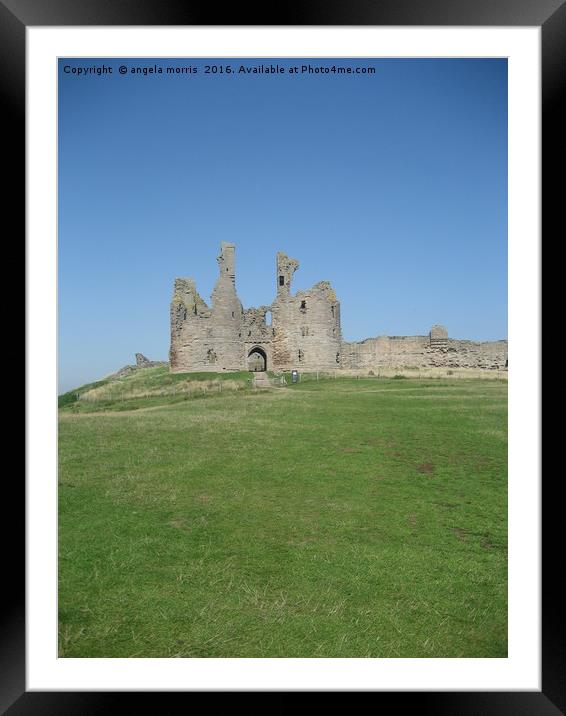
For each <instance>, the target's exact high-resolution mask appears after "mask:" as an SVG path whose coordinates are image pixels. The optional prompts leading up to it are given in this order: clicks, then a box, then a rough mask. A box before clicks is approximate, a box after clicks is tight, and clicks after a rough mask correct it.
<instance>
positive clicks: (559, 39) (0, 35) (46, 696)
mask: <svg viewBox="0 0 566 716" xmlns="http://www.w3.org/2000/svg"><path fill="white" fill-rule="evenodd" d="M269 5H270V4H267V3H266V4H264V5H263V6H261V7H259V8H256V7H254V5H253V2H251V3H250V2H248V3H247V4H243V3H238V5H235V4H234V5H233V6H232V7H231V8H227V9H226V10H225V9H224V8H223V9H222V12H221V14H220V17H221V20H222V21H221V22H218V19H219V11H218V9H217V7H216V5H215V4H213V3H212V2H209V3H204V2H202V0H201V2H197V1H193V0H121V1H120V2H118V0H113V2H112V1H111V2H107V1H104V2H103V1H102V0H99V2H97V0H49V1H47V0H0V97H2V100H3V102H2V104H3V111H2V113H1V114H0V117H2V119H3V120H5V121H6V129H5V130H4V142H3V145H4V147H3V153H4V152H6V149H7V150H8V152H10V151H11V153H12V157H11V162H10V163H9V164H8V165H7V167H8V171H6V165H4V167H5V169H4V172H3V173H4V176H5V177H8V178H9V180H10V182H9V185H8V187H7V189H5V190H4V193H3V196H2V198H3V199H4V201H2V205H3V224H4V225H6V218H7V217H6V214H8V215H9V214H11V215H12V218H13V219H14V226H18V225H19V226H20V227H22V228H23V229H24V230H25V219H24V216H25V191H24V189H25V183H24V172H25V170H24V166H25V161H23V160H24V158H25V29H26V27H27V26H41V25H45V26H56V25H63V26H64V25H193V26H194V25H429V26H434V25H454V26H458V25H472V26H490V25H491V26H542V93H543V105H542V111H543V124H542V126H543V137H544V141H543V151H542V158H543V186H544V200H543V227H544V228H545V229H546V230H547V231H549V232H550V231H552V228H553V227H554V226H556V227H558V226H560V224H559V220H560V219H561V218H562V217H560V216H559V212H560V209H561V202H560V199H561V200H562V203H563V201H564V198H563V196H561V195H562V194H563V191H564V181H563V165H564V138H563V136H564V127H566V113H565V112H564V110H563V109H561V108H560V107H559V104H558V99H559V94H560V90H561V89H562V88H563V87H564V86H566V82H565V69H566V4H564V0H349V2H344V3H343V4H340V2H339V0H310V2H304V3H303V4H299V3H298V2H295V3H288V4H286V5H285V7H284V9H283V8H278V10H279V15H278V16H277V17H270V16H269V14H268V13H266V9H267V8H268V7H269ZM287 5H288V7H287ZM561 150H562V151H561ZM555 177H556V179H555ZM22 225H23V226H22ZM555 231H556V233H558V229H555ZM23 233H24V232H23V231H22V233H21V234H20V235H19V236H22V238H23ZM560 233H561V235H562V234H563V230H562V231H561V232H560ZM18 238H19V237H18ZM6 243H7V242H4V244H3V248H4V247H5V246H6ZM533 338H534V339H536V340H540V336H536V337H534V336H533ZM539 345H540V343H539ZM557 477H558V475H557ZM10 478H11V483H10V484H6V482H7V481H6V480H5V481H3V486H2V489H3V491H4V490H6V489H7V492H8V494H6V493H5V492H4V494H3V498H4V499H3V502H4V505H7V504H8V500H9V499H10V497H11V498H12V502H11V504H13V505H15V504H18V505H19V506H20V507H19V509H20V510H21V509H22V507H23V499H22V498H23V492H24V490H23V482H20V483H19V484H17V483H16V481H15V479H14V477H13V476H10ZM559 482H560V480H559V479H557V480H556V481H554V483H552V482H548V483H547V484H545V486H544V495H543V569H544V571H543V618H542V656H543V670H542V689H543V690H542V692H536V693H533V692H498V693H495V692H485V693H480V692H468V693H463V692H451V693H408V692H402V693H391V692H387V693H384V692H375V693H374V694H372V696H375V697H377V700H378V705H381V706H384V705H385V704H386V703H387V702H389V700H390V698H391V697H395V707H396V708H397V709H398V708H399V707H400V706H404V707H405V708H411V709H412V710H415V711H418V712H421V713H424V714H435V716H436V715H438V716H442V715H444V714H446V715H450V716H454V715H460V714H461V715H462V716H468V715H470V716H472V715H473V716H475V715H476V714H486V716H488V715H489V714H494V715H496V714H497V716H504V715H505V714H513V715H514V716H523V715H525V716H527V715H528V716H532V715H533V714H534V715H538V714H540V715H541V716H547V715H548V716H554V715H556V714H559V713H564V712H566V688H565V684H566V658H565V655H566V639H565V638H564V632H565V626H564V622H565V620H564V619H563V618H562V616H563V614H562V612H563V601H564V599H563V596H562V594H561V590H560V589H559V575H560V574H561V572H562V569H561V567H562V565H563V562H562V560H561V559H560V558H559V557H558V554H557V555H556V556H557V557H558V559H557V563H556V565H553V560H552V551H551V550H552V546H553V545H554V544H557V545H561V544H562V539H563V534H562V520H561V517H562V515H561V506H562V502H561V500H560V499H559V494H558V490H559V487H558V484H559ZM10 489H11V490H12V494H11V495H9V490H10ZM6 511H7V510H6V507H5V510H4V512H6ZM19 514H22V513H21V512H20V513H19ZM3 517H5V515H3ZM1 523H2V526H3V527H4V528H5V535H4V541H3V547H4V550H3V557H5V556H6V552H7V551H8V549H9V547H10V546H11V545H12V544H14V533H13V528H12V529H11V531H10V532H8V531H7V530H6V521H5V520H4V519H2V520H1ZM21 524H23V521H22V523H21ZM17 534H18V537H19V540H18V542H19V549H20V553H19V555H17V557H19V559H16V560H14V568H13V569H12V570H11V572H9V571H8V569H7V568H6V567H5V566H4V565H3V569H2V574H3V576H4V577H5V578H8V579H9V586H10V588H9V590H8V582H5V583H4V589H3V590H2V592H3V594H2V596H3V598H4V599H5V603H4V605H3V609H2V612H1V613H0V679H1V683H0V709H1V711H2V713H5V712H6V711H7V710H9V713H10V715H11V716H20V715H24V714H73V715H74V714H77V713H81V714H96V713H100V712H102V711H103V710H104V711H106V710H108V709H110V710H114V709H115V710H118V709H120V710H122V709H123V708H124V707H126V698H127V699H128V703H129V705H131V702H130V701H129V700H130V698H131V697H132V696H133V694H131V693H115V692H114V693H102V692H95V693H84V692H65V693H63V692H44V693H40V692H26V690H25V573H24V560H25V554H24V535H23V527H21V526H20V527H19V531H18V532H17ZM553 566H555V567H556V568H555V569H553ZM171 695H172V694H168V697H169V696H171ZM183 695H184V696H186V695H185V694H183ZM158 698H159V699H160V702H159V703H158V701H157V699H158ZM161 698H162V694H160V693H159V694H158V693H144V694H143V699H144V705H146V706H149V705H150V704H152V705H155V706H156V707H157V708H158V709H159V708H160V707H161V709H162V708H163V702H162V701H161Z"/></svg>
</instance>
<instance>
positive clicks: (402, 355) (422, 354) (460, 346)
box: [341, 335, 507, 370]
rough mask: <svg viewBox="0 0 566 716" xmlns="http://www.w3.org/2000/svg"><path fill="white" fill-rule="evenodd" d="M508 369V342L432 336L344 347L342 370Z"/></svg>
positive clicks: (374, 340) (384, 338)
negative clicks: (405, 368)
mask: <svg viewBox="0 0 566 716" xmlns="http://www.w3.org/2000/svg"><path fill="white" fill-rule="evenodd" d="M387 367H391V368H395V367H418V368H426V367H431V368H433V367H445V368H483V369H489V370H503V369H505V368H506V367H507V341H485V342H476V341H466V340H456V339H454V338H444V339H439V338H431V336H430V335H429V336H379V337H378V338H368V339H366V340H365V341H360V342H358V343H343V344H342V360H341V368H344V369H354V370H359V369H372V368H387Z"/></svg>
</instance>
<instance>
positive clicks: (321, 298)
mask: <svg viewBox="0 0 566 716" xmlns="http://www.w3.org/2000/svg"><path fill="white" fill-rule="evenodd" d="M217 261H218V267H219V276H218V279H217V281H216V285H215V286H214V290H213V292H212V300H211V304H212V305H211V306H210V307H209V306H208V305H207V304H206V303H205V301H204V300H203V299H202V298H201V296H200V295H199V294H198V291H197V289H196V285H195V282H194V280H193V279H191V278H177V279H175V285H174V292H173V300H172V301H171V348H170V352H169V359H170V367H171V371H172V372H174V373H188V372H193V371H223V370H226V371H236V370H251V371H265V370H274V371H286V370H293V369H296V370H299V371H307V372H308V371H317V370H321V371H324V370H339V369H341V368H343V369H372V368H379V367H436V366H443V367H460V368H461V367H469V368H491V369H502V368H505V367H506V366H507V341H506V340H502V341H489V342H482V343H478V342H474V341H467V340H455V339H453V338H449V336H448V331H447V330H446V328H444V326H439V325H434V326H432V328H431V330H430V332H429V333H428V335H424V336H378V337H377V338H368V339H366V340H364V341H360V342H355V343H347V342H343V341H342V332H341V328H340V302H339V301H338V299H337V298H336V294H335V292H334V290H333V288H332V286H331V285H330V283H329V282H328V281H320V282H319V283H317V284H315V285H314V286H313V287H312V288H310V289H308V290H306V291H297V293H296V294H294V295H293V294H292V293H291V283H292V279H293V274H294V273H295V271H296V270H297V269H298V267H299V262H298V261H296V260H295V259H292V258H290V257H289V256H286V255H285V254H284V253H281V252H280V253H278V254H277V260H276V273H275V281H276V291H277V294H276V297H275V300H274V301H273V302H272V303H271V304H270V305H265V306H259V307H258V308H247V309H244V308H243V307H242V304H241V302H240V300H239V298H238V295H237V293H236V269H235V246H234V244H231V243H227V242H225V241H223V242H222V245H221V249H220V256H219V257H218V259H217ZM268 317H271V321H269V320H268Z"/></svg>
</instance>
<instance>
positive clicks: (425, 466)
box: [417, 462, 435, 475]
mask: <svg viewBox="0 0 566 716" xmlns="http://www.w3.org/2000/svg"><path fill="white" fill-rule="evenodd" d="M417 471H418V472H422V473H423V474H425V475H431V474H432V473H433V472H434V471H435V467H434V463H432V462H421V464H420V465H417Z"/></svg>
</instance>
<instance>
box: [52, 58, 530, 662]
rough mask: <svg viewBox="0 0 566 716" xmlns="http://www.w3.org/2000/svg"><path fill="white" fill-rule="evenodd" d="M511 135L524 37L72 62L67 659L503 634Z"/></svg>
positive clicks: (452, 652)
mask: <svg viewBox="0 0 566 716" xmlns="http://www.w3.org/2000/svg"><path fill="white" fill-rule="evenodd" d="M508 140H509V137H508V60H507V58H506V57H437V58H436V57H379V56H374V57H343V56H340V57H338V56H336V57H307V56H304V57H289V56H287V57H277V56H275V57H247V58H246V57H233V56H228V55H226V56H223V57H222V56H220V57H216V58H213V57H191V56H187V57H186V58H185V57H178V56H175V57H163V56H159V57H158V56H147V57H131V56H124V57H116V56H110V57H108V56H107V57H105V56H100V57H92V56H89V57H76V56H59V57H58V59H57V291H58V296H57V323H58V327H57V333H58V337H57V342H58V344H57V361H58V368H57V371H58V386H57V392H58V428H57V430H58V432H57V461H58V467H57V482H58V486H57V545H58V558H57V611H58V641H57V655H58V657H59V659H62V660H65V659H73V658H81V659H89V658H141V659H144V658H163V659H171V658H181V659H203V658H205V659H206V658H223V659H233V658H239V659H241V658H257V659H272V658H276V659H289V658H295V659H296V658H300V659H319V658H320V659H336V658H340V659H343V658H357V659H361V658H365V659H439V658H444V659H485V658H490V659H506V658H507V657H508V653H509V652H508V647H509V639H508V628H509V604H508V507H509V504H508V494H509V491H508V457H509V456H508V399H507V387H508V375H509V370H511V371H513V365H514V362H513V360H512V361H511V368H509V357H508V180H509V177H508V160H509V157H508ZM512 357H513V358H515V357H516V354H513V356H512ZM533 479H536V476H533Z"/></svg>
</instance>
